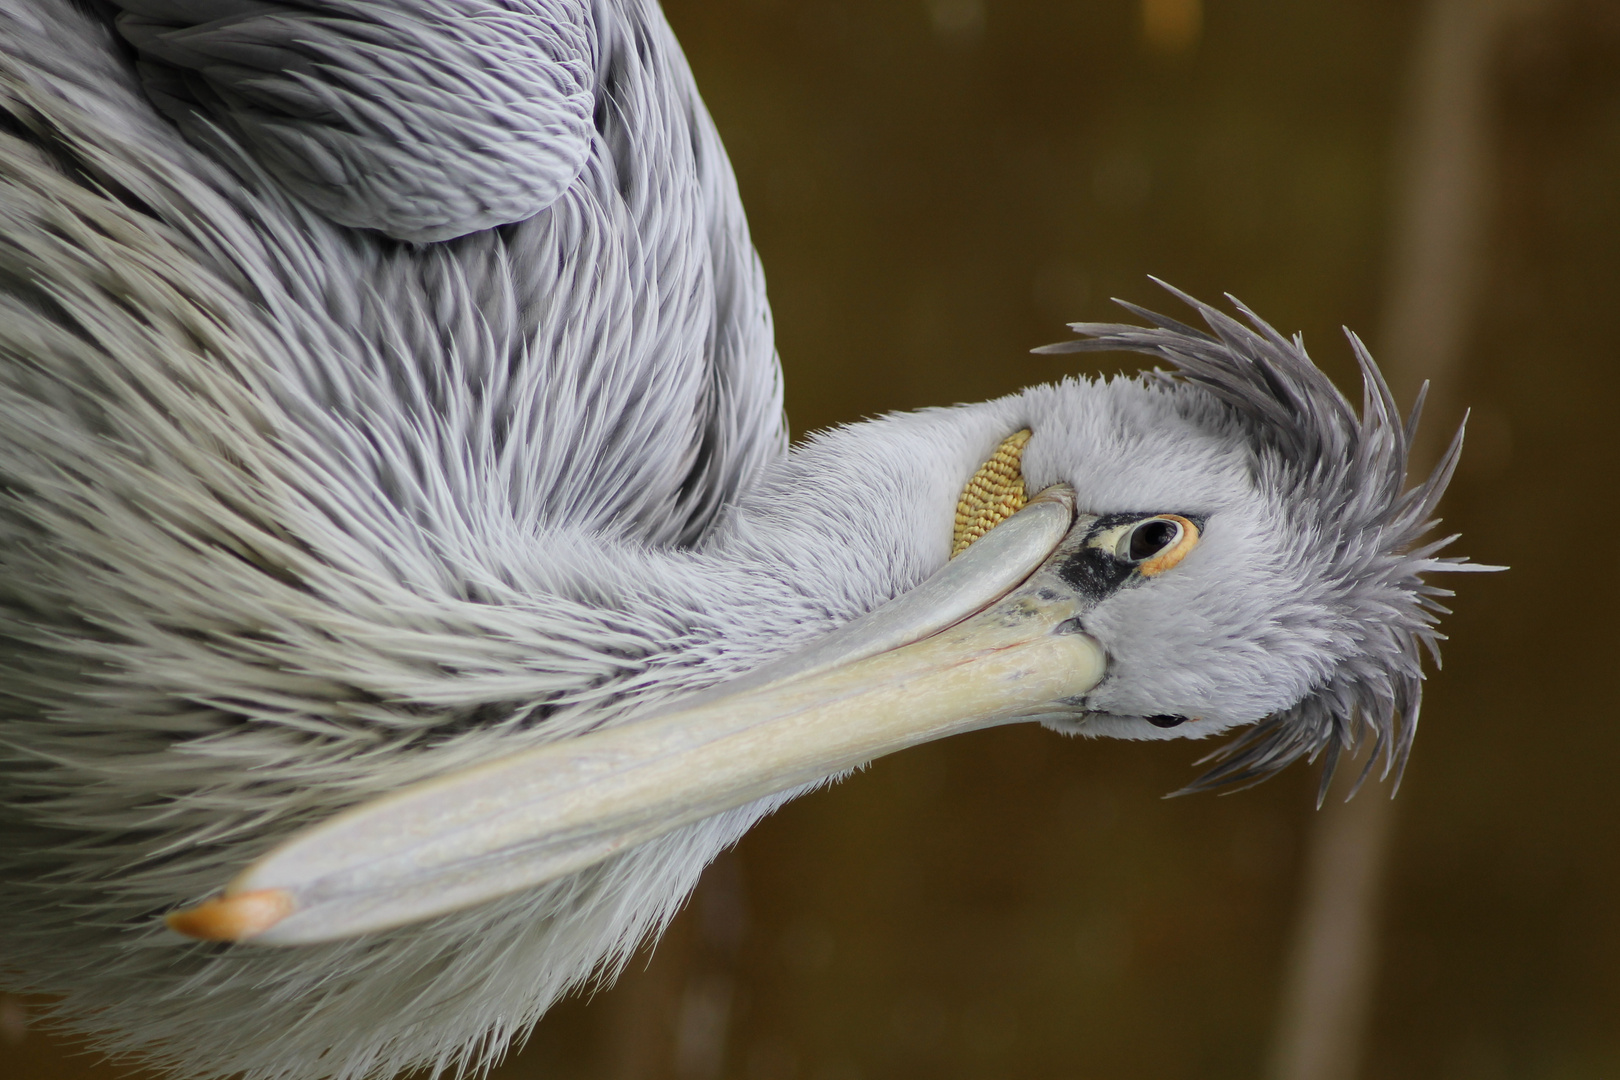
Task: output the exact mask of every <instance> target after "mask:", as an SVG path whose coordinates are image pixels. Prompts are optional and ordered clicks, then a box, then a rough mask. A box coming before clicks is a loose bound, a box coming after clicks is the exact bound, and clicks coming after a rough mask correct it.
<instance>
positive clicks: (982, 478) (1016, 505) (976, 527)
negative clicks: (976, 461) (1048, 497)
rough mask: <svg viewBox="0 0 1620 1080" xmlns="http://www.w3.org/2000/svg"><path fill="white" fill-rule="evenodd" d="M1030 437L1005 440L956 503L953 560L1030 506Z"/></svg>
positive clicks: (1022, 434) (1017, 433)
mask: <svg viewBox="0 0 1620 1080" xmlns="http://www.w3.org/2000/svg"><path fill="white" fill-rule="evenodd" d="M1030 434H1031V432H1030V430H1029V429H1028V428H1025V429H1024V430H1022V431H1015V432H1013V433H1012V434H1011V435H1009V436H1007V438H1005V439H1004V440H1002V443H1001V445H1000V446H998V447H996V452H995V453H994V454H991V455H990V460H989V461H986V462H985V463H984V464H983V465H980V466H979V471H978V472H976V473H974V474H973V478H972V479H971V480H969V481H968V482H967V486H966V487H964V488H963V489H962V497H961V498H960V499H958V500H957V503H956V531H955V534H954V535H953V536H952V537H951V558H953V559H954V558H956V557H957V556H958V555H960V554H962V552H964V551H966V550H967V549H968V545H970V544H972V543H973V541H975V540H977V539H978V538H979V537H981V536H983V535H984V534H985V533H987V532H989V531H990V530H991V529H993V528H995V527H996V526H997V525H1000V524H1001V523H1002V522H1003V521H1006V520H1007V519H1008V518H1010V517H1012V516H1013V515H1014V514H1016V513H1018V511H1020V510H1022V509H1023V508H1024V504H1025V503H1027V502H1029V497H1028V495H1027V494H1026V493H1025V491H1024V474H1023V471H1022V470H1021V468H1020V462H1022V460H1023V457H1024V444H1025V443H1027V442H1029V436H1030Z"/></svg>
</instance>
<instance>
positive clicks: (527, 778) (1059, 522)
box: [167, 487, 1108, 945]
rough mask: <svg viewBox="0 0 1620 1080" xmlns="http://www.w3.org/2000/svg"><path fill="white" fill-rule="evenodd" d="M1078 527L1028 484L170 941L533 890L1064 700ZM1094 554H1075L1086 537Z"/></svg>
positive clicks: (1060, 492) (196, 911) (446, 785)
mask: <svg viewBox="0 0 1620 1080" xmlns="http://www.w3.org/2000/svg"><path fill="white" fill-rule="evenodd" d="M1096 521H1097V519H1095V518H1092V517H1090V516H1089V515H1080V516H1079V517H1078V518H1076V515H1075V513H1074V498H1073V494H1072V493H1071V492H1070V491H1069V490H1068V489H1067V488H1066V487H1059V488H1055V489H1049V490H1048V491H1047V492H1044V493H1043V494H1042V495H1040V496H1038V497H1037V498H1036V499H1034V500H1032V501H1031V503H1030V505H1029V506H1027V507H1026V508H1025V509H1023V510H1021V511H1020V512H1019V513H1017V514H1016V515H1014V516H1013V517H1012V518H1010V519H1008V520H1007V521H1005V522H1004V523H1002V524H1001V525H999V526H997V527H996V528H994V529H992V530H991V531H990V532H989V533H988V534H986V535H985V536H984V537H983V538H982V539H981V540H979V541H978V542H976V543H975V544H973V546H972V547H969V548H968V549H967V550H966V551H964V552H963V553H962V554H961V556H959V557H958V558H956V559H953V560H952V561H951V562H950V563H948V564H947V565H946V566H945V567H944V568H943V569H942V570H940V572H939V573H937V574H935V575H934V576H933V577H932V578H930V579H928V580H927V581H926V582H924V583H923V584H922V585H920V586H918V587H917V588H916V589H914V590H912V591H910V592H908V593H906V594H904V595H903V596H900V597H898V598H896V599H895V600H894V601H892V602H890V603H889V604H887V605H885V606H884V607H882V608H879V609H877V610H876V611H874V612H872V613H871V614H870V615H867V616H865V617H863V618H861V619H857V620H855V621H853V622H851V623H850V624H848V625H847V626H845V627H843V628H841V629H840V630H839V631H836V632H834V633H833V634H830V635H828V636H827V637H826V638H824V639H823V640H822V641H821V642H819V643H818V644H817V645H815V646H813V647H812V648H810V649H808V650H806V651H804V652H802V653H798V654H794V655H792V656H790V657H788V658H786V659H784V660H783V661H780V662H778V663H775V664H771V665H767V666H766V667H764V668H762V669H760V670H759V671H757V672H754V673H752V674H750V675H749V676H746V677H744V678H743V679H740V680H738V681H736V682H734V683H731V684H728V685H725V686H722V687H720V688H718V689H717V690H715V691H711V692H708V693H705V694H703V695H700V696H699V697H698V698H695V699H687V700H686V701H683V702H682V703H681V704H680V705H679V706H678V708H677V709H676V710H675V711H671V712H667V713H664V714H662V715H656V716H652V717H648V718H646V719H640V720H635V721H631V722H627V723H624V724H622V725H620V726H616V727H611V728H607V729H604V730H601V731H596V732H593V733H591V734H588V735H584V736H580V737H577V738H571V739H564V740H559V741H557V742H553V743H548V744H545V745H542V746H539V747H538V748H536V749H533V750H529V751H526V752H523V753H519V754H516V755H513V756H511V757H508V758H504V759H502V760H500V761H495V762H491V763H489V764H486V765H481V766H477V767H474V768H470V769H465V770H462V771H459V772H454V773H451V774H448V775H446V776H442V777H438V778H435V779H432V780H427V781H423V782H421V783H418V784H414V785H412V786H410V787H407V788H404V789H402V790H400V791H398V792H394V793H392V794H389V795H386V796H383V797H381V798H378V799H374V800H372V801H370V802H367V803H363V804H361V805H359V806H357V807H354V808H352V809H350V810H347V811H345V812H343V813H340V814H338V815H336V816H335V817H333V818H331V819H330V820H328V821H326V822H323V823H321V824H319V825H316V826H313V827H311V828H309V829H306V830H304V831H303V832H300V833H297V834H295V835H294V836H292V837H291V838H290V839H288V840H287V841H285V842H284V843H282V844H281V845H280V846H278V847H276V848H274V849H273V850H271V851H270V852H269V853H268V854H266V855H265V856H263V857H262V858H260V859H259V860H258V861H257V862H255V863H253V864H252V865H251V866H249V867H248V868H247V869H246V870H245V871H243V872H242V873H241V874H240V875H238V877H237V878H236V879H235V880H234V881H232V882H231V883H230V884H229V885H228V886H227V888H226V889H225V892H224V894H223V895H222V896H220V897H217V898H215V899H213V900H209V901H207V902H205V903H203V904H200V905H198V906H196V907H193V908H189V909H187V910H184V911H177V912H174V913H172V914H171V915H169V916H168V920H167V921H168V925H169V926H170V927H171V928H172V929H174V930H176V931H178V932H179V933H181V934H185V935H187V936H190V937H196V938H204V939H210V940H231V941H251V942H254V943H262V944H271V945H297V944H305V943H311V942H320V941H331V940H335V939H339V938H347V937H352V936H354V935H357V934H364V933H368V932H371V931H376V930H383V929H387V928H389V927H395V926H401V925H404V924H407V923H412V922H417V921H419V920H422V919H426V918H429V917H431V916H434V915H439V914H443V913H446V912H450V911H455V910H458V909H460V908H465V907H470V906H472V905H474V904H478V903H481V902H483V901H487V900H491V899H494V898H495V897H498V896H502V895H504V894H506V893H510V892H514V891H517V890H519V889H524V888H529V887H532V886H535V885H540V884H543V883H545V882H548V881H553V880H555V879H557V878H560V877H563V876H565V875H567V874H571V873H574V872H576V871H579V870H582V869H584V868H586V867H588V866H591V865H592V864H594V863H598V862H601V861H602V860H604V859H608V858H610V857H611V856H613V855H615V854H617V853H619V852H622V851H627V850H629V849H630V848H633V847H635V846H636V845H638V844H643V843H646V842H647V841H649V840H653V839H655V838H656V837H659V836H661V835H663V834H665V833H668V832H670V831H672V830H674V829H678V828H680V827H681V826H683V825H688V824H691V823H693V822H696V821H700V820H702V819H704V818H707V817H710V816H712V815H714V814H718V813H720V812H722V811H725V810H729V809H732V808H735V807H739V806H743V805H745V804H747V803H750V802H753V801H755V800H757V799H761V798H765V797H767V796H770V795H773V794H777V793H779V792H783V791H788V790H791V789H793V788H796V787H800V786H802V785H806V784H811V783H814V782H816V781H819V780H821V779H823V778H825V777H827V776H830V775H833V774H836V773H839V772H842V771H844V770H846V769H850V768H854V767H856V766H859V765H862V764H864V763H865V762H868V761H871V760H872V759H873V758H877V757H881V756H882V755H884V754H889V753H892V752H894V751H896V750H900V749H903V748H905V747H908V746H915V745H917V744H918V743H923V742H928V741H930V740H933V739H939V738H943V737H944V736H947V735H953V734H956V733H958V732H963V731H971V730H973V729H975V728H982V727H989V726H992V725H996V724H1004V723H1009V722H1012V721H1017V720H1024V719H1030V718H1032V717H1035V716H1039V715H1042V714H1050V713H1052V712H1055V711H1071V712H1072V711H1073V710H1075V709H1076V708H1077V707H1079V705H1080V704H1081V702H1082V699H1083V698H1084V696H1085V695H1086V694H1087V693H1088V692H1090V690H1091V689H1092V687H1094V686H1095V685H1096V684H1097V683H1098V681H1100V680H1101V679H1102V677H1103V674H1104V671H1105V669H1106V667H1107V659H1108V658H1107V655H1106V654H1105V652H1104V650H1103V648H1102V646H1101V645H1100V644H1099V643H1098V642H1097V641H1096V640H1095V639H1094V638H1092V637H1090V636H1088V635H1087V634H1085V633H1083V632H1082V631H1081V630H1080V616H1081V615H1083V614H1084V612H1085V611H1086V610H1087V609H1088V608H1090V607H1091V606H1092V605H1094V604H1095V603H1096V602H1097V600H1098V599H1099V598H1100V595H1099V592H1098V589H1097V582H1096V580H1095V576H1094V575H1087V574H1085V573H1081V572H1077V569H1076V567H1077V566H1079V565H1081V564H1082V563H1083V562H1085V561H1086V556H1087V554H1088V551H1087V550H1086V548H1087V543H1088V538H1091V533H1092V531H1093V530H1092V525H1093V523H1095V522H1096ZM1092 546H1093V547H1094V546H1095V544H1094V543H1093V545H1092Z"/></svg>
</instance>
